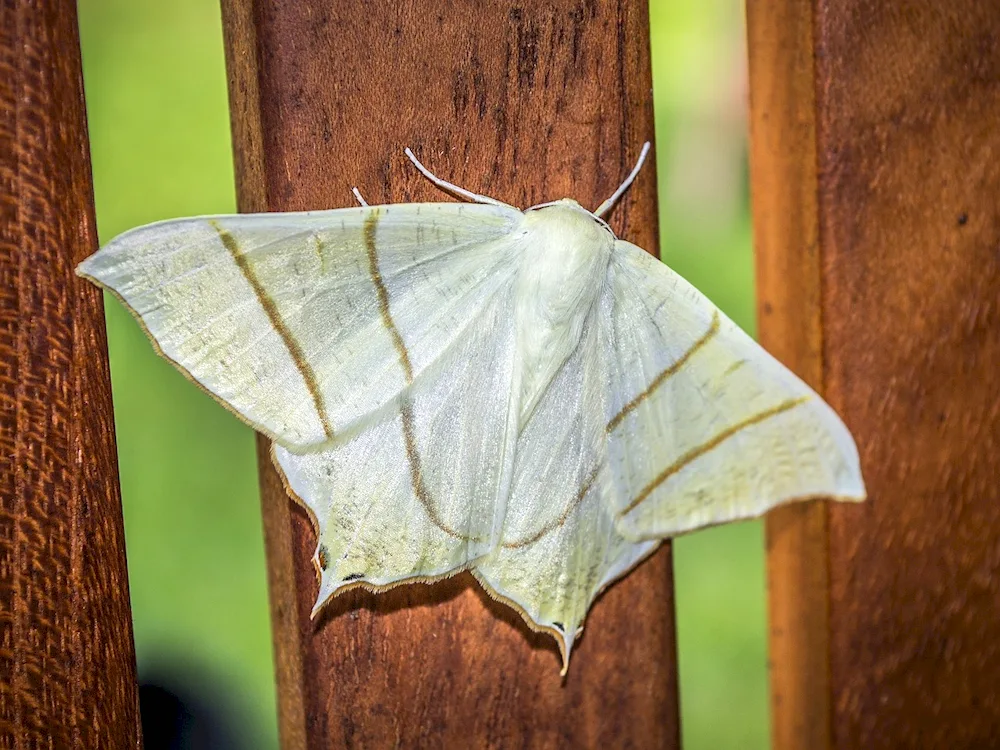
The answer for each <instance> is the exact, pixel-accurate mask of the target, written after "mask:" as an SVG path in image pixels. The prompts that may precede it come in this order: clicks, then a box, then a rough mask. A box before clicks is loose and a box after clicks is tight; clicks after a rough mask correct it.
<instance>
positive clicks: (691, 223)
mask: <svg viewBox="0 0 1000 750" xmlns="http://www.w3.org/2000/svg"><path fill="white" fill-rule="evenodd" d="M79 9H80V28H81V37H82V44H83V62H84V77H85V82H86V91H87V104H88V111H89V118H90V139H91V148H92V153H93V168H94V189H95V193H96V200H97V218H98V227H99V230H100V236H101V240H102V242H104V241H107V240H108V239H110V238H111V237H113V236H114V235H116V234H117V233H119V232H121V231H123V230H125V229H128V228H130V227H133V226H136V225H139V224H144V223H146V222H150V221H155V220H157V219H163V218H169V217H175V216H183V215H189V214H206V213H220V212H231V211H234V210H235V197H234V188H233V168H232V156H231V151H230V137H229V119H228V112H227V95H226V79H225V71H224V60H223V50H222V31H221V24H220V18H219V4H218V0H172V2H169V3H164V2H162V1H161V0H80V3H79ZM650 17H651V25H652V30H651V31H652V45H653V81H654V101H655V106H656V126H657V146H658V155H657V162H658V166H659V182H660V216H661V222H660V226H661V250H662V257H663V259H664V260H665V261H666V262H667V263H668V264H670V265H671V266H672V267H673V268H674V269H676V270H677V271H679V272H680V273H681V274H683V275H684V276H686V277H687V278H688V279H690V280H691V281H692V282H693V283H694V284H695V285H696V286H698V287H699V288H701V289H702V290H703V291H705V292H706V293H707V294H708V296H709V297H711V298H712V299H713V300H714V301H715V302H716V303H717V304H719V305H720V306H721V307H722V308H723V309H724V310H725V311H726V312H727V313H728V314H729V315H730V316H731V317H733V318H734V319H735V320H736V321H737V322H738V323H740V324H741V325H743V326H744V327H745V328H747V329H748V330H751V331H752V330H753V329H754V313H753V310H754V308H753V269H752V261H751V253H750V227H749V211H748V202H747V187H746V126H745V89H746V86H745V64H744V60H745V55H744V48H743V38H744V35H743V8H742V3H741V2H740V0H652V2H651V5H650ZM107 316H108V334H109V339H110V348H111V370H112V379H113V386H114V397H115V412H116V423H117V430H118V451H119V458H120V465H121V482H122V497H123V502H124V506H125V532H126V541H127V547H128V565H129V580H130V587H131V596H132V612H133V616H134V618H135V640H136V651H137V656H138V661H139V671H140V676H145V677H152V678H156V679H159V680H161V681H163V680H166V681H167V682H170V681H174V682H177V681H183V680H187V681H188V682H189V684H191V685H193V687H194V688H196V689H199V690H202V691H205V693H211V694H212V697H213V700H215V701H217V702H218V710H219V711H221V712H222V714H223V715H224V716H225V717H227V718H228V721H229V722H230V723H231V724H232V725H233V726H235V727H236V728H237V732H238V733H239V734H240V735H241V737H240V740H241V742H242V743H243V746H245V747H255V748H256V747H259V748H274V747H277V729H276V718H275V696H274V682H273V673H272V662H271V642H270V633H269V622H268V608H267V590H266V582H265V571H264V551H263V542H262V538H261V521H260V509H259V505H258V490H257V473H256V467H255V459H254V446H253V435H252V433H251V432H250V430H249V429H247V428H246V427H244V426H242V425H241V424H239V423H238V422H237V421H236V419H235V418H233V417H231V416H230V415H229V414H228V413H227V412H225V411H224V410H223V409H221V408H219V407H218V406H217V405H215V404H214V403H213V402H212V401H211V400H210V399H209V398H208V397H207V396H205V395H203V394H202V393H201V392H200V391H199V390H198V389H196V388H194V387H192V386H191V385H190V384H189V383H187V382H186V381H185V380H184V379H183V378H182V377H181V376H180V375H179V374H178V373H177V372H176V371H174V370H173V369H172V368H171V367H170V366H169V365H167V364H166V363H165V362H163V361H161V360H160V359H158V358H157V357H156V356H155V355H154V354H153V351H152V348H151V347H150V346H149V344H148V342H147V341H146V339H145V337H144V335H143V334H142V333H141V332H140V331H139V329H138V327H137V326H136V325H135V323H134V322H133V321H132V319H131V317H130V316H129V315H128V314H127V313H126V312H124V311H123V310H122V309H121V307H119V306H118V305H117V304H116V303H114V302H112V301H110V300H109V301H108V309H107ZM674 551H675V569H676V591H677V621H678V640H679V651H680V677H681V713H682V730H683V736H684V746H685V747H686V748H688V749H689V750H700V749H701V748H765V747H767V746H768V715H767V683H766V679H767V676H766V640H765V589H764V576H763V544H762V530H761V525H760V523H757V522H755V523H743V524H737V525H731V526H727V527H722V528H717V529H711V530H708V531H703V532H699V533H697V534H692V535H690V536H686V537H683V538H681V539H679V540H677V541H676V543H675V545H674Z"/></svg>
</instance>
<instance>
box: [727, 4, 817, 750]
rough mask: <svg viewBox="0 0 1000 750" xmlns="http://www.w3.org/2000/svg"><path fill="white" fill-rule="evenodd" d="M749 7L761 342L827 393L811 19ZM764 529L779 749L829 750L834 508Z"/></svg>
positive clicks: (782, 9)
mask: <svg viewBox="0 0 1000 750" xmlns="http://www.w3.org/2000/svg"><path fill="white" fill-rule="evenodd" d="M746 11H747V41H748V44H747V48H748V50H749V52H750V57H749V74H750V163H751V170H750V181H751V195H752V203H753V237H754V248H755V251H756V252H755V261H756V274H757V318H758V331H759V339H760V342H761V344H763V346H764V347H765V348H766V349H767V350H768V351H769V352H771V353H772V354H774V355H775V356H776V357H777V358H778V359H780V360H781V361H782V362H784V363H785V364H786V365H788V366H789V367H790V368H791V369H792V370H793V371H795V373H796V374H797V375H798V376H799V377H801V378H802V379H803V380H805V381H806V382H807V383H809V385H811V386H812V387H813V388H815V389H816V390H817V391H819V392H820V393H822V392H823V357H822V350H823V331H822V315H821V305H820V301H821V279H822V273H821V268H820V242H819V224H818V219H817V206H816V195H817V180H818V175H817V170H816V120H815V116H816V109H815V108H816V98H815V94H814V82H815V76H814V71H813V33H812V31H813V30H812V24H813V12H812V7H811V5H810V4H809V3H802V2H789V1H788V0H754V1H753V2H748V3H747V6H746ZM764 528H765V538H766V544H767V568H768V579H767V580H768V628H769V638H768V643H769V650H770V665H771V669H770V676H771V714H772V722H771V725H772V726H771V735H772V738H771V742H772V746H773V747H775V748H810V750H822V749H823V748H826V747H828V746H829V736H830V701H829V697H830V666H829V645H828V637H829V632H828V623H829V579H828V562H827V560H828V555H829V550H828V547H827V507H826V503H825V502H822V501H820V502H807V503H797V504H793V505H786V506H784V507H781V508H778V509H776V510H774V511H772V512H771V513H769V514H768V516H767V519H766V522H765V526H764Z"/></svg>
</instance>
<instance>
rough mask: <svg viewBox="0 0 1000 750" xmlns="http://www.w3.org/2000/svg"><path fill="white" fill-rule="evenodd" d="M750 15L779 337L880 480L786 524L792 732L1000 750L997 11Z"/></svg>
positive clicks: (779, 690)
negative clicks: (852, 500) (853, 500)
mask: <svg viewBox="0 0 1000 750" xmlns="http://www.w3.org/2000/svg"><path fill="white" fill-rule="evenodd" d="M748 18H749V24H748V26H749V40H750V60H751V92H752V96H751V99H752V109H753V117H752V122H753V127H754V129H753V138H754V146H753V150H752V154H753V174H754V178H753V179H754V183H753V188H754V220H755V222H756V224H757V227H756V235H755V236H756V241H757V250H758V254H759V256H760V258H759V261H758V269H759V271H760V272H761V273H760V277H761V281H760V292H761V333H762V337H763V338H764V340H765V341H766V342H767V343H768V344H770V345H771V346H772V348H774V349H777V350H778V351H779V353H780V354H781V355H782V356H784V357H786V358H787V359H788V361H790V362H791V363H792V364H793V366H797V367H799V368H801V369H802V370H803V371H804V372H805V373H806V375H807V377H811V378H813V382H816V383H818V384H819V385H820V386H821V387H822V389H823V391H824V392H825V394H826V396H827V397H828V398H829V400H830V402H831V403H832V404H833V405H834V406H835V407H836V408H837V409H838V410H839V411H840V413H841V414H842V415H843V416H844V419H845V421H846V422H847V424H848V426H849V427H851V429H852V430H853V432H854V434H855V436H856V437H857V441H858V445H859V448H860V451H861V461H862V468H863V470H864V475H865V480H866V483H867V485H868V489H869V494H870V499H869V501H868V502H866V503H864V504H862V505H860V506H853V507H852V506H839V505H838V506H831V507H830V508H829V509H828V510H826V511H824V510H822V507H821V506H817V507H815V508H813V509H805V510H802V511H798V512H792V513H786V514H783V515H781V516H773V517H772V518H771V519H769V529H768V530H769V543H770V550H769V572H770V582H771V592H772V597H773V600H772V603H771V613H772V617H774V618H775V620H774V621H773V622H772V638H771V647H772V653H771V658H772V661H773V671H772V674H773V679H774V688H773V689H774V696H773V697H774V704H773V705H774V726H775V729H774V737H775V747H778V748H807V747H808V748H813V747H834V748H861V747H863V748H879V747H885V748H897V747H921V748H924V747H935V748H936V747H948V748H952V747H992V746H994V745H995V744H996V738H997V737H998V736H1000V682H998V680H997V675H998V674H1000V605H998V602H1000V555H998V554H997V549H998V548H997V541H996V540H997V539H998V538H1000V483H998V482H997V456H998V455H1000V385H998V384H1000V380H998V378H997V375H996V374H997V372H998V371H1000V204H998V203H997V200H996V196H997V195H998V193H1000V160H998V159H997V154H998V153H1000V130H998V129H997V128H996V127H995V123H996V122H998V121H1000V45H997V43H996V40H997V39H998V38H1000V6H997V5H996V4H995V3H980V2H977V1H976V0H958V1H957V2H953V3H916V4H903V3H878V2H874V1H873V0H849V1H848V2H831V1H830V0H815V1H814V2H813V3H811V4H803V3H795V2H791V1H790V0H754V1H753V2H751V3H748ZM810 78H811V79H812V82H811V83H810V82H809V79H810ZM813 175H814V177H813ZM796 225H801V226H796ZM798 326H801V329H800V330H798V331H796V328H797V327H798ZM817 326H818V329H817ZM795 513H797V515H796V514H795ZM823 513H826V514H828V515H827V517H824V516H823V515H822V514H823ZM775 613H777V616H776V615H775ZM817 679H818V682H817V683H814V682H813V681H814V680H817ZM823 680H828V683H825V684H824V682H823ZM795 687H798V688H800V689H801V692H800V693H791V692H789V691H790V690H792V689H794V688H795ZM803 717H805V718H806V721H805V722H803V721H802V718H803ZM814 719H815V722H816V723H810V722H812V721H813V720H814Z"/></svg>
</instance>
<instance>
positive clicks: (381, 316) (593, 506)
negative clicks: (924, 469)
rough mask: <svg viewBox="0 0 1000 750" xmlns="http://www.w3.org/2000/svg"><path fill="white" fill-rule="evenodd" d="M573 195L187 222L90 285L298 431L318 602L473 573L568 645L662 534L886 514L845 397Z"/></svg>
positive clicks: (110, 265)
mask: <svg viewBox="0 0 1000 750" xmlns="http://www.w3.org/2000/svg"><path fill="white" fill-rule="evenodd" d="M648 149H649V144H648V143H647V144H646V145H645V146H644V147H643V151H642V155H641V157H640V159H639V161H638V163H637V164H636V166H635V168H634V169H633V170H632V172H631V174H630V175H629V176H628V177H627V179H626V180H625V181H624V183H623V184H622V185H621V187H619V189H618V190H617V191H615V193H614V195H612V196H611V198H609V199H608V200H607V201H605V202H604V203H603V204H601V206H600V207H599V208H598V209H597V210H596V211H594V212H590V211H588V210H587V209H585V208H583V207H582V206H580V205H579V204H578V203H577V202H575V201H573V200H570V199H562V200H557V201H554V202H551V203H543V204H541V205H538V206H533V207H531V208H529V209H527V210H525V211H521V210H519V209H517V208H514V207H512V206H509V205H506V204H504V203H502V202H500V201H498V200H495V199H493V198H489V197H486V196H483V195H477V194H475V193H472V192H470V191H467V190H464V189H462V188H460V187H458V186H456V185H453V184H451V183H449V182H446V181H444V180H442V179H440V178H438V177H436V176H434V175H433V174H432V173H430V172H429V171H428V170H427V169H426V168H425V167H423V165H422V164H420V162H419V161H417V159H416V157H414V156H413V154H412V152H411V151H410V150H409V149H407V150H406V154H407V156H409V157H410V159H411V160H412V161H413V163H414V165H415V166H416V167H417V168H418V169H419V170H420V171H421V172H422V173H423V174H424V175H425V176H426V177H428V178H429V179H430V180H431V181H433V182H434V183H435V184H436V185H437V186H439V187H440V188H442V189H444V190H447V191H450V192H452V193H454V194H456V195H458V196H460V197H462V198H465V199H466V200H468V201H470V202H467V203H465V202H451V203H413V204H392V205H382V206H369V205H367V204H366V203H365V202H364V200H363V199H362V198H361V196H360V193H358V192H357V190H356V189H355V195H356V196H357V198H358V200H359V202H360V204H361V205H360V206H358V207H354V208H340V209H334V210H327V211H307V212H302V213H269V214H243V215H236V216H214V217H202V218H188V219H178V220H175V221H165V222H160V223H156V224H151V225H148V226H144V227H140V228H138V229H134V230H131V231H129V232H126V233H125V234H122V235H120V236H119V237H117V238H115V239H114V240H112V241H111V242H110V243H108V244H107V245H106V246H105V247H104V248H103V249H101V250H100V251H98V252H97V253H96V254H94V255H93V256H91V257H90V258H88V259H87V260H86V261H84V262H83V263H82V264H81V265H80V266H79V268H78V273H79V274H80V275H81V276H83V277H84V278H87V279H89V280H91V281H93V282H95V283H96V284H98V285H100V286H102V287H104V288H105V289H107V290H109V291H110V292H112V293H113V294H114V295H115V296H116V297H117V298H118V299H119V300H120V301H121V302H122V303H123V304H124V305H125V306H126V307H127V308H128V309H129V310H131V311H132V313H133V314H134V315H135V316H136V318H137V319H138V320H139V322H140V324H141V325H142V326H143V327H144V329H145V330H146V332H147V333H148V334H149V336H150V338H151V340H152V341H153V343H154V346H155V347H156V349H157V351H158V352H159V353H160V354H161V355H162V356H164V357H165V358H166V359H168V360H169V361H170V362H172V363H173V364H174V365H175V366H176V367H177V368H178V369H179V370H181V372H183V373H184V374H185V375H187V377H188V378H190V379H191V380H192V381H194V382H195V383H197V384H198V385H200V386H201V387H202V388H203V389H205V390H206V391H207V392H208V393H210V394H211V395H212V396H213V397H215V399H216V400H218V401H219V402H220V403H221V404H222V405H223V406H225V407H226V408H228V409H229V410H231V411H232V412H234V413H235V414H236V415H237V416H238V417H240V418H241V419H242V420H243V421H245V422H246V423H247V424H249V425H250V426H251V427H253V428H254V429H255V430H258V431H259V432H262V433H264V434H265V435H267V436H268V437H269V438H270V439H271V440H272V441H273V444H272V451H271V453H272V458H273V461H274V464H275V466H276V467H277V469H278V471H279V472H280V474H281V475H282V477H283V479H284V482H285V487H286V489H287V490H288V492H289V494H290V495H291V496H292V497H293V498H295V499H297V500H298V501H299V502H300V503H301V504H302V505H303V506H304V507H305V508H306V510H307V511H308V512H309V514H310V516H311V518H312V521H313V523H314V525H315V527H316V531H317V537H318V543H317V548H316V553H315V556H314V564H315V566H316V568H317V570H318V572H319V593H318V596H317V600H316V606H315V609H314V611H313V614H314V615H315V613H316V612H317V611H318V610H319V609H320V608H321V607H322V606H323V604H324V603H325V602H327V601H328V600H329V599H330V598H331V597H333V596H335V595H337V594H338V593H340V592H342V591H344V590H346V589H348V588H351V587H354V586H364V587H366V588H369V589H372V590H375V591H380V590H384V589H386V588H389V587H391V586H395V585H397V584H401V583H405V582H412V581H432V580H434V579H437V578H441V577H444V576H450V575H453V574H455V573H457V572H458V571H462V570H466V569H467V570H470V571H471V572H472V573H473V575H475V577H476V578H477V579H478V580H479V582H480V583H481V584H482V585H483V587H484V588H485V589H486V591H487V592H489V593H490V594H491V595H492V596H494V597H496V598H498V599H500V600H502V601H504V602H506V603H508V604H510V605H511V606H512V607H514V608H515V609H516V610H517V611H518V612H519V613H520V614H521V615H522V617H523V618H524V619H525V621H526V622H527V623H528V625H529V626H531V627H532V628H534V629H536V630H541V631H545V632H548V633H550V634H552V635H553V636H554V637H555V638H556V641H557V643H558V645H559V648H560V651H561V653H562V661H563V674H565V671H566V668H567V666H568V663H569V658H570V653H571V650H572V648H573V643H574V640H575V639H576V638H577V637H578V636H579V635H580V632H581V630H582V626H583V622H584V618H585V616H586V614H587V610H588V608H589V606H590V604H591V603H592V602H593V600H594V598H595V597H596V596H597V595H598V593H599V592H600V591H601V590H602V589H604V588H605V587H607V586H608V585H609V584H610V583H612V582H613V581H615V580H616V579H618V578H620V577H621V576H623V575H625V574H626V573H627V572H628V571H629V570H630V569H632V568H633V567H635V566H636V565H637V564H638V563H639V562H640V561H641V560H642V559H643V558H645V557H647V556H648V555H649V554H650V553H652V552H653V551H654V550H655V549H656V548H657V546H658V545H659V544H660V542H661V540H663V539H665V538H668V537H672V536H675V535H677V534H681V533H683V532H686V531H690V530H692V529H697V528H699V527H702V526H707V525H710V524H717V523H722V522H725V521H732V520H735V519H742V518H747V517H751V516H756V515H759V514H761V513H763V512H765V511H767V510H768V509H770V508H772V507H774V506H775V505H778V504H780V503H785V502H789V501H793V500H800V499H805V498H813V497H828V498H832V499H837V500H862V499H864V497H865V489H864V485H863V482H862V478H861V472H860V468H859V461H858V452H857V449H856V447H855V444H854V441H853V440H852V438H851V435H850V433H849V432H848V430H847V428H846V427H845V426H844V424H843V422H842V421H841V420H840V418H839V417H838V416H837V415H836V413H835V412H834V411H833V409H832V408H830V406H829V405H827V404H826V403H825V402H824V401H823V400H822V399H821V398H820V397H819V396H817V395H816V393H814V392H813V391H812V390H811V389H810V388H809V387H808V386H806V385H805V384H804V383H803V382H802V381H801V380H799V379H798V378H797V377H795V376H794V375H793V374H792V373H791V372H790V371H789V370H787V369H786V368H785V367H784V366H782V365H781V364H780V363H778V362H777V361H776V360H775V359H774V358H773V357H771V355H770V354H768V353H767V352H766V351H765V350H764V349H762V348H761V347H760V346H758V345H757V344H756V343H755V342H754V341H753V340H752V339H751V338H750V337H749V336H748V335H747V334H746V333H744V332H743V331H742V330H741V329H740V328H739V327H737V326H736V325H735V324H734V323H733V322H732V321H730V320H729V318H727V317H726V316H725V315H724V314H723V313H722V312H720V311H719V310H718V308H716V307H715V306H714V305H713V304H712V303H711V302H709V300H708V299H707V298H706V297H705V296H704V295H702V294H701V293H700V292H699V291H698V290H697V289H695V288H694V287H692V286H691V285H690V284H688V283H687V282H686V281H685V280H684V279H682V278H681V277H680V276H678V275H677V274H675V273H674V272H673V271H671V270H670V269H669V268H668V267H667V266H665V265H664V264H663V263H661V262H660V261H659V260H657V259H655V258H654V257H653V256H651V255H649V254H647V253H646V252H644V251H643V250H641V249H640V248H638V247H636V246H635V245H632V244H630V243H629V242H627V241H625V240H621V239H618V238H617V237H616V236H615V234H614V233H613V232H612V230H611V228H610V227H609V226H608V224H607V223H606V222H605V221H604V219H603V217H604V216H605V215H606V214H607V213H608V212H609V211H610V210H611V208H612V206H613V205H614V204H615V203H616V201H617V200H618V199H619V198H620V197H621V195H622V194H623V193H624V192H625V190H626V189H627V188H628V186H629V185H630V184H631V182H632V180H634V178H635V176H636V174H637V173H638V171H639V169H640V167H641V165H642V161H643V159H644V158H645V156H646V153H647V152H648Z"/></svg>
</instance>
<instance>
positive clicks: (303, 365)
mask: <svg viewBox="0 0 1000 750" xmlns="http://www.w3.org/2000/svg"><path fill="white" fill-rule="evenodd" d="M209 223H210V224H211V225H212V228H213V229H214V230H215V231H216V232H217V233H218V234H219V239H220V240H221V241H222V244H223V246H224V247H225V248H226V250H227V251H229V254H230V255H231V256H232V258H233V262H234V263H236V267H237V268H239V269H240V273H242V274H243V278H245V279H246V280H247V283H248V284H250V288H251V289H253V292H254V294H255V295H257V301H258V302H260V306H261V307H262V308H264V313H265V314H266V315H267V319H268V320H269V321H270V322H271V326H272V327H273V328H274V330H275V331H277V332H278V336H280V337H281V341H282V342H283V343H284V345H285V348H286V349H287V350H288V354H289V356H291V358H292V362H294V363H295V367H296V368H297V369H298V371H299V374H300V375H301V376H302V380H303V381H304V382H305V384H306V389H307V390H308V391H309V395H310V396H311V397H312V400H313V406H315V407H316V414H317V416H318V417H319V422H320V425H322V427H323V432H324V434H325V435H326V438H327V440H332V439H333V427H331V426H330V419H329V416H328V415H327V411H326V403H325V402H324V400H323V392H322V391H321V390H320V388H319V382H318V381H317V379H316V373H315V371H314V370H313V368H312V365H310V364H309V360H307V359H306V356H305V353H303V351H302V347H301V346H300V345H299V342H298V341H297V340H296V339H295V337H294V336H293V335H292V332H291V331H290V330H289V328H288V326H287V325H285V321H284V319H283V318H282V317H281V313H280V312H279V311H278V306H277V305H276V304H275V302H274V300H273V299H272V298H271V295H270V294H268V293H267V290H266V289H265V288H264V285H263V284H262V283H261V281H260V279H259V278H258V277H257V273H256V272H255V271H254V270H253V266H251V265H250V263H249V261H248V260H247V258H246V256H245V255H244V254H243V253H242V252H241V251H240V246H239V243H237V242H236V238H235V237H233V235H232V234H231V233H230V232H228V231H227V230H226V229H224V228H223V227H222V226H221V225H220V224H219V223H218V222H216V221H211V222H209Z"/></svg>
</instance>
